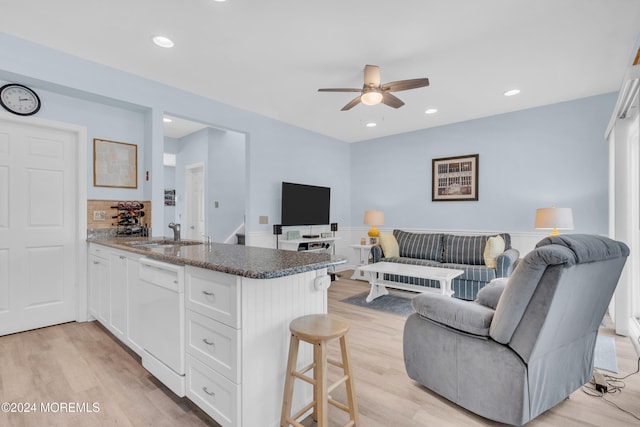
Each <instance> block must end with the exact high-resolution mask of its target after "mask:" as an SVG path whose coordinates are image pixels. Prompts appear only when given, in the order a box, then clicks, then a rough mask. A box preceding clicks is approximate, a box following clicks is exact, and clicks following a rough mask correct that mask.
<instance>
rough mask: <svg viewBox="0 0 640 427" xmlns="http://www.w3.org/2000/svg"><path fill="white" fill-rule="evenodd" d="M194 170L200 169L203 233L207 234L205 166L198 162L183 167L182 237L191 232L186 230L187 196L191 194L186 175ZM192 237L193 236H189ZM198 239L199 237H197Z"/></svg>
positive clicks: (188, 201) (188, 198)
mask: <svg viewBox="0 0 640 427" xmlns="http://www.w3.org/2000/svg"><path fill="white" fill-rule="evenodd" d="M194 169H202V184H203V185H202V191H203V195H202V196H203V198H204V202H203V208H204V214H203V215H204V220H205V221H204V223H205V226H204V230H203V232H204V233H205V234H206V233H207V221H206V218H207V204H206V200H207V169H206V166H205V164H204V162H198V163H191V164H188V165H185V167H184V174H185V179H184V197H185V198H184V224H183V227H184V228H183V230H184V234H183V236H187V235H190V234H191V232H190V231H189V230H188V229H187V226H188V224H186V221H188V220H189V214H190V213H189V207H190V206H189V205H190V204H191V200H190V199H191V198H190V197H189V194H191V191H190V188H189V187H190V186H191V180H190V179H187V175H189V174H191V173H192V170H194ZM191 237H193V236H191ZM197 237H198V238H199V237H200V236H197Z"/></svg>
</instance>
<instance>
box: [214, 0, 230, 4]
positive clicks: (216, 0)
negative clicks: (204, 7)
mask: <svg viewBox="0 0 640 427" xmlns="http://www.w3.org/2000/svg"><path fill="white" fill-rule="evenodd" d="M213 1H214V2H216V3H224V2H225V1H227V0H213Z"/></svg>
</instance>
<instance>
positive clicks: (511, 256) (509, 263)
mask: <svg viewBox="0 0 640 427" xmlns="http://www.w3.org/2000/svg"><path fill="white" fill-rule="evenodd" d="M519 257H520V252H519V251H518V250H517V249H514V248H511V249H507V250H506V251H504V252H502V253H501V254H500V255H498V257H497V258H496V277H509V276H511V273H512V272H513V269H514V268H515V266H516V264H517V262H518V258H519Z"/></svg>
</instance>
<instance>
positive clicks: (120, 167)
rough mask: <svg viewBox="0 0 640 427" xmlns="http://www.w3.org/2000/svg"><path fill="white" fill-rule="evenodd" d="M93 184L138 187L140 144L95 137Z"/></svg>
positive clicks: (95, 185) (97, 185) (96, 185)
mask: <svg viewBox="0 0 640 427" xmlns="http://www.w3.org/2000/svg"><path fill="white" fill-rule="evenodd" d="M93 186H94V187H118V188H138V146H137V145H135V144H127V143H124V142H116V141H107V140H105V139H98V138H94V140H93Z"/></svg>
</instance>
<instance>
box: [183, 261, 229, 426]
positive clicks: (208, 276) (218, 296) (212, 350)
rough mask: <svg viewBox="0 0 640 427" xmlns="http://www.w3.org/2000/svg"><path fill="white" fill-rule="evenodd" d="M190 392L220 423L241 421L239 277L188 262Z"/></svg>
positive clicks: (191, 396)
mask: <svg viewBox="0 0 640 427" xmlns="http://www.w3.org/2000/svg"><path fill="white" fill-rule="evenodd" d="M186 273H187V274H186V284H187V288H186V299H185V300H186V306H187V339H186V343H187V397H189V399H191V400H192V401H193V402H195V403H196V404H197V405H198V406H199V407H200V408H201V409H202V410H204V411H205V412H206V413H207V414H209V415H210V416H211V417H212V418H214V419H215V420H216V421H217V422H218V423H220V424H221V425H222V426H224V427H227V426H238V425H241V424H240V405H241V401H240V380H241V377H240V363H239V361H240V357H241V349H240V336H241V332H240V289H241V285H240V281H241V279H240V277H238V276H232V275H230V274H225V273H220V272H217V271H211V270H205V269H201V268H194V267H187V269H186Z"/></svg>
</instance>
